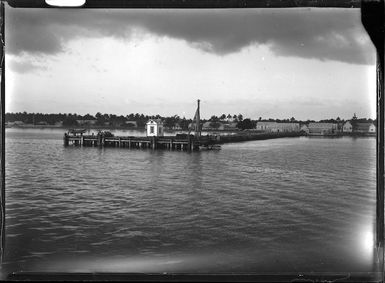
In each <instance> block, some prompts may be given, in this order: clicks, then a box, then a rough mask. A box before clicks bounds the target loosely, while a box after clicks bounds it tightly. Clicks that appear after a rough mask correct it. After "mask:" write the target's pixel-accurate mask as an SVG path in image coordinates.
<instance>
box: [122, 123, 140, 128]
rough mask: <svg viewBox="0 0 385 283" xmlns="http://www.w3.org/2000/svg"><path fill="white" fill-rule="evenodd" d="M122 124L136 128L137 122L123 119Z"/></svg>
mask: <svg viewBox="0 0 385 283" xmlns="http://www.w3.org/2000/svg"><path fill="white" fill-rule="evenodd" d="M124 125H125V126H128V127H133V128H137V127H138V122H136V121H125V122H124Z"/></svg>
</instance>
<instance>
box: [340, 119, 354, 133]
mask: <svg viewBox="0 0 385 283" xmlns="http://www.w3.org/2000/svg"><path fill="white" fill-rule="evenodd" d="M342 131H343V132H344V133H351V132H353V125H352V123H350V121H347V122H345V124H344V125H343V127H342Z"/></svg>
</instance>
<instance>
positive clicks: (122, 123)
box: [5, 112, 376, 130]
mask: <svg viewBox="0 0 385 283" xmlns="http://www.w3.org/2000/svg"><path fill="white" fill-rule="evenodd" d="M149 119H162V120H163V122H164V126H165V127H167V128H175V127H177V128H179V129H184V130H185V129H188V126H189V124H190V123H192V119H186V118H185V117H183V118H181V117H180V116H178V115H173V116H168V117H167V116H160V115H144V114H139V113H135V114H134V113H131V114H129V115H126V116H123V115H120V116H118V115H115V114H102V113H100V112H98V113H96V114H95V115H94V116H93V115H91V114H86V115H79V114H75V113H74V114H71V113H68V114H62V113H59V114H43V113H27V112H17V113H6V114H5V122H8V123H12V122H22V123H24V124H31V125H40V124H45V125H58V124H60V125H62V126H66V127H76V126H82V125H95V126H111V127H125V128H130V127H137V128H144V127H145V124H146V123H147V121H148V120H149ZM349 120H350V119H349ZM258 121H270V122H278V123H284V122H285V123H290V122H292V123H295V122H296V123H301V124H306V123H309V122H325V123H343V122H345V120H343V119H340V118H339V117H337V118H336V119H333V118H331V119H324V120H320V121H315V120H306V121H301V120H297V119H295V118H294V117H291V118H289V119H272V118H268V119H264V118H262V117H259V119H257V120H253V119H250V118H246V119H244V118H243V115H242V114H238V115H230V114H227V115H226V114H222V115H221V116H215V115H213V116H211V118H210V119H201V123H202V124H203V123H205V122H212V124H213V125H215V124H219V123H223V122H224V123H232V124H233V125H236V126H237V127H238V128H240V129H252V128H255V126H256V124H257V122H258ZM356 121H357V122H373V123H376V120H372V119H366V118H361V119H356ZM132 122H134V123H132Z"/></svg>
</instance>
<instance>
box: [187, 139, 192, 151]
mask: <svg viewBox="0 0 385 283" xmlns="http://www.w3.org/2000/svg"><path fill="white" fill-rule="evenodd" d="M187 150H188V151H191V136H190V135H189V136H188V145H187Z"/></svg>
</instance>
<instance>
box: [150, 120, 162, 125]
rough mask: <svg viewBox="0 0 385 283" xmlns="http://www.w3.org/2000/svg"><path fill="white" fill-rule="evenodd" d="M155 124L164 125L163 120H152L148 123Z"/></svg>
mask: <svg viewBox="0 0 385 283" xmlns="http://www.w3.org/2000/svg"><path fill="white" fill-rule="evenodd" d="M152 122H155V123H157V124H163V121H162V120H161V119H150V120H148V121H147V124H149V123H152Z"/></svg>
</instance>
